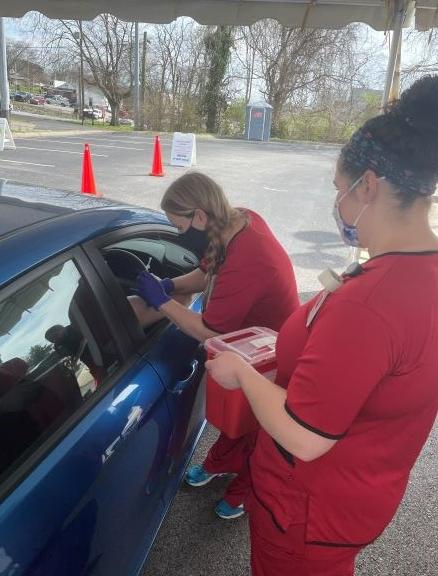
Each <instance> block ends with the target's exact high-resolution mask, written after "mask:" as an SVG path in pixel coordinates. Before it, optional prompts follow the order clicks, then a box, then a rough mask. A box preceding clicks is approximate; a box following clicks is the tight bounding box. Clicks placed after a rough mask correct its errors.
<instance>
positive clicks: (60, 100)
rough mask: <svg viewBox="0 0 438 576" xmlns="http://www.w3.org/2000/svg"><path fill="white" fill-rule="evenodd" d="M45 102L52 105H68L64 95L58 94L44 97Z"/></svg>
mask: <svg viewBox="0 0 438 576" xmlns="http://www.w3.org/2000/svg"><path fill="white" fill-rule="evenodd" d="M46 102H47V104H52V105H54V106H70V102H69V101H68V99H67V98H64V96H59V95H58V94H55V95H54V96H48V97H47V98H46Z"/></svg>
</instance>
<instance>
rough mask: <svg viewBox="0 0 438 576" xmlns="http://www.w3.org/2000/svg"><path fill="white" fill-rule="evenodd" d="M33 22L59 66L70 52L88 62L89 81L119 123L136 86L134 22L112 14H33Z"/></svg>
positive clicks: (113, 120)
mask: <svg viewBox="0 0 438 576" xmlns="http://www.w3.org/2000/svg"><path fill="white" fill-rule="evenodd" d="M31 18H32V20H31V25H32V27H33V29H34V31H35V33H36V34H37V35H38V37H39V38H42V40H43V44H44V45H45V46H46V54H44V55H43V57H44V58H45V60H46V62H48V63H51V65H52V66H54V65H59V63H60V62H62V61H64V62H65V58H66V53H67V54H68V51H69V52H70V54H69V57H70V63H71V60H72V59H73V60H74V61H76V62H79V60H80V57H81V48H82V58H83V61H84V64H85V72H86V74H87V81H88V82H89V83H90V84H95V85H96V86H98V87H99V88H100V90H101V91H102V93H103V94H104V96H105V98H106V99H107V100H108V102H109V105H110V106H111V124H112V125H113V126H116V125H117V124H118V123H119V110H120V105H121V102H122V100H123V98H125V97H126V96H128V95H129V94H130V92H131V86H132V30H133V24H132V23H127V22H123V21H122V20H120V19H119V18H116V17H115V16H112V15H111V14H102V15H100V16H97V18H95V19H94V20H93V21H91V22H81V21H79V20H49V19H48V18H45V17H44V16H41V15H33V16H32V17H31Z"/></svg>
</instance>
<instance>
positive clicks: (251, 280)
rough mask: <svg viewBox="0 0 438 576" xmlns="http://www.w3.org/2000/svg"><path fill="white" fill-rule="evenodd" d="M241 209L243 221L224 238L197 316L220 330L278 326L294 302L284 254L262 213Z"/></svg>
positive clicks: (295, 297) (291, 275) (292, 281)
mask: <svg viewBox="0 0 438 576" xmlns="http://www.w3.org/2000/svg"><path fill="white" fill-rule="evenodd" d="M245 212H246V214H247V215H248V218H249V222H248V225H247V226H246V227H245V228H243V229H242V230H241V231H240V232H238V233H237V234H236V235H235V236H234V238H232V240H231V241H230V242H229V243H228V246H227V250H226V254H225V259H224V262H223V264H222V265H221V266H220V267H219V270H218V273H217V275H216V277H215V279H214V287H213V290H212V292H211V296H210V299H209V301H208V303H207V307H206V310H205V312H204V314H203V316H202V319H203V321H204V324H205V325H206V326H207V327H208V328H210V329H211V330H214V331H215V332H220V333H224V334H225V333H227V332H233V331H234V330H240V329H242V328H249V327H250V326H265V327H267V328H271V329H272V330H277V331H278V330H280V328H281V326H282V325H283V323H284V322H285V320H286V319H287V318H288V317H289V316H290V314H292V312H294V311H295V310H296V309H297V308H298V306H299V300H298V294H297V286H296V281H295V275H294V271H293V268H292V263H291V261H290V258H289V256H288V255H287V253H286V251H285V250H284V248H283V247H282V246H281V244H280V243H279V242H278V240H277V239H276V238H275V236H274V234H273V233H272V231H271V229H270V228H269V226H268V225H267V224H266V222H265V221H264V220H263V218H261V216H259V215H258V214H256V213H255V212H252V211H251V210H245Z"/></svg>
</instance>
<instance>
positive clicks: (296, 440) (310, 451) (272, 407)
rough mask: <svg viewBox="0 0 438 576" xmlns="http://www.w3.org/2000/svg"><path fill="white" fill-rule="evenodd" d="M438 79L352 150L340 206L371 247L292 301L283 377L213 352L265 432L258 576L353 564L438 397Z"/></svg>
mask: <svg viewBox="0 0 438 576" xmlns="http://www.w3.org/2000/svg"><path fill="white" fill-rule="evenodd" d="M437 94H438V77H437V76H434V77H425V78H423V79H421V80H420V81H418V82H416V83H415V84H414V85H413V86H412V87H411V88H410V89H409V90H407V91H406V92H404V94H403V95H402V96H401V99H400V101H399V102H398V103H397V104H396V105H394V106H393V107H392V108H391V109H389V110H388V111H387V112H386V113H385V114H383V115H381V116H378V117H376V118H373V119H371V120H369V121H368V122H367V123H366V124H365V125H364V126H363V128H361V129H360V130H358V132H356V133H355V134H354V135H353V137H352V138H351V140H350V142H349V143H348V144H347V145H346V146H345V147H344V148H343V150H342V152H341V154H340V158H339V160H338V164H337V170H336V176H335V180H334V184H335V187H336V189H337V196H336V200H335V206H334V216H335V220H336V222H337V223H338V226H339V229H340V232H341V235H342V237H343V239H344V241H345V242H346V243H347V244H348V245H351V246H362V247H368V250H369V253H370V256H371V258H370V259H369V260H368V261H367V262H366V263H365V264H364V265H362V266H361V267H359V266H356V267H355V268H354V269H350V270H348V271H347V273H346V274H345V275H344V276H343V278H342V279H341V281H340V282H339V283H338V284H339V285H338V287H336V282H330V287H329V290H326V291H325V292H323V293H321V294H320V295H318V296H317V297H316V298H314V299H313V300H312V301H310V302H309V303H307V304H305V305H304V306H302V307H301V308H300V309H299V310H298V311H296V312H295V313H294V314H292V316H291V317H290V319H289V320H288V321H287V322H286V323H285V325H284V327H283V328H282V330H281V332H280V335H279V338H278V342H277V360H278V376H277V384H274V383H271V382H269V381H267V380H266V379H264V378H263V377H262V376H261V375H258V374H257V373H256V372H255V371H254V370H253V369H252V368H251V367H250V366H248V365H247V364H245V362H244V361H243V360H242V359H240V358H239V357H237V356H235V355H233V354H230V353H224V354H222V355H220V356H218V357H217V358H216V359H214V360H212V361H210V362H209V363H208V364H207V368H208V370H209V371H210V372H211V374H212V376H213V378H215V379H216V380H217V381H219V382H220V383H221V384H222V385H223V386H224V387H226V388H238V387H240V388H242V390H243V391H244V393H245V394H246V396H247V398H248V400H249V402H250V404H251V406H252V408H253V411H254V413H255V415H256V416H257V418H258V420H259V423H260V425H261V428H262V430H261V431H260V433H259V436H258V439H257V444H256V448H255V450H254V452H253V454H252V456H251V458H250V470H251V479H252V490H251V493H250V495H249V497H248V499H247V501H246V502H245V506H246V507H247V509H248V510H249V516H250V529H251V552H252V573H253V576H271V575H272V576H286V575H287V576H351V575H352V574H353V573H354V559H355V556H356V555H357V553H358V551H359V550H361V549H362V548H363V547H365V546H367V545H368V544H369V543H370V542H372V541H373V540H375V539H376V538H377V537H378V536H379V535H380V534H381V533H382V531H383V530H384V529H385V527H386V526H387V525H388V524H389V522H390V521H391V519H392V517H393V516H394V514H395V512H396V510H397V507H398V505H399V504H400V502H401V500H402V497H403V494H404V491H405V489H406V485H407V482H408V479H409V473H410V471H411V469H412V467H413V465H414V463H415V460H416V458H417V457H418V455H419V453H420V451H421V449H422V447H423V445H424V443H425V441H426V439H427V436H428V434H429V432H430V430H431V428H432V426H433V423H434V421H435V418H436V414H437V407H438V378H437V374H438V354H437V350H438V238H437V237H436V236H435V234H434V233H433V231H432V230H431V228H430V225H429V222H428V212H429V208H430V204H431V199H430V197H431V195H432V194H433V193H434V191H435V189H436V185H437V182H438V100H437Z"/></svg>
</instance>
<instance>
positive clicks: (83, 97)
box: [79, 20, 85, 125]
mask: <svg viewBox="0 0 438 576" xmlns="http://www.w3.org/2000/svg"><path fill="white" fill-rule="evenodd" d="M79 54H80V59H81V70H80V83H81V119H82V125H83V124H84V107H85V91H84V47H83V38H82V20H79Z"/></svg>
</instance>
